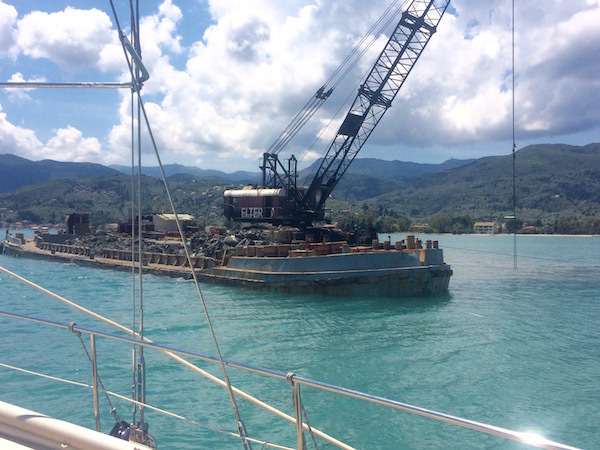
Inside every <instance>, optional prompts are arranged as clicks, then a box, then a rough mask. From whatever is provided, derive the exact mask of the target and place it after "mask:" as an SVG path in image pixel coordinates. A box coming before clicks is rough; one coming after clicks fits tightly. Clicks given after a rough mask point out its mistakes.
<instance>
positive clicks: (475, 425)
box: [0, 311, 576, 450]
mask: <svg viewBox="0 0 600 450" xmlns="http://www.w3.org/2000/svg"><path fill="white" fill-rule="evenodd" d="M0 315H1V316H6V317H11V318H14V319H18V320H24V321H29V322H35V323H39V324H43V325H48V326H53V327H58V328H63V329H69V330H71V331H73V332H75V333H77V334H84V335H89V337H90V342H91V346H92V352H91V358H92V368H93V369H94V370H93V381H94V382H93V391H94V394H93V395H94V415H95V417H96V424H97V429H98V431H99V419H98V417H99V410H98V408H99V406H98V383H97V380H96V371H95V368H96V366H97V364H96V350H95V349H96V345H95V339H96V337H102V338H107V339H111V340H115V341H121V342H125V343H129V344H133V345H139V346H143V347H145V348H148V349H154V350H156V351H159V352H162V353H164V354H167V355H177V356H178V357H182V356H185V357H188V358H192V359H196V360H202V361H205V362H209V363H215V364H219V360H218V358H216V357H214V356H210V355H206V354H201V353H197V352H191V351H187V350H182V349H178V348H174V347H171V346H166V345H160V344H156V343H153V342H149V341H146V340H140V339H135V338H132V337H126V336H118V335H115V334H111V333H106V332H102V331H98V330H93V329H89V328H85V327H80V326H78V325H76V324H74V323H70V324H64V323H59V322H53V321H49V320H45V319H39V318H34V317H28V316H23V315H19V314H14V313H10V312H5V311H0ZM176 359H177V358H176ZM182 361H185V360H182ZM224 362H225V365H226V366H227V367H230V368H235V369H239V370H243V371H246V372H251V373H255V374H259V375H261V376H265V377H270V378H276V379H279V380H282V381H285V382H286V383H289V384H291V386H292V390H293V400H294V411H295V416H296V417H295V418H294V417H290V416H287V415H286V414H284V413H282V412H280V411H277V410H275V409H274V408H271V407H268V405H265V404H264V403H262V402H260V401H258V400H257V399H254V398H253V397H251V396H249V395H248V394H245V393H243V392H242V391H239V390H237V389H236V390H235V392H236V394H238V395H242V396H243V397H244V398H245V399H247V400H249V401H251V402H253V403H255V404H257V405H258V406H261V407H263V408H265V409H267V410H269V411H270V412H272V413H275V414H277V415H279V416H280V417H282V418H284V419H286V420H288V421H290V422H292V423H294V424H295V425H296V430H297V439H298V449H302V448H303V447H305V444H303V442H304V437H303V432H304V431H306V430H310V432H311V433H313V434H315V435H317V436H319V437H321V438H322V439H324V440H327V441H328V442H330V443H332V444H334V445H336V446H338V447H340V448H351V447H350V446H348V445H346V444H344V443H343V442H340V441H338V440H336V439H334V438H332V437H331V436H328V435H327V434H325V433H323V432H321V431H319V430H317V429H315V428H312V427H308V426H307V424H303V423H302V408H301V405H302V403H301V399H300V386H305V387H310V388H314V389H318V390H322V391H328V392H332V393H335V394H338V395H342V396H346V397H351V398H355V399H359V400H362V401H366V402H369V403H374V404H378V405H382V406H385V407H388V408H393V409H398V410H401V411H405V412H408V413H411V414H416V415H419V416H423V417H427V418H430V419H434V420H437V421H441V422H446V423H450V424H453V425H456V426H459V427H463V428H468V429H471V430H475V431H478V432H481V433H486V434H490V435H494V436H498V437H501V438H504V439H509V440H513V441H517V442H520V443H524V444H528V445H531V446H534V447H538V448H545V449H557V450H558V449H564V450H566V449H575V448H576V447H572V446H568V445H564V444H561V443H558V442H553V441H550V440H548V439H546V438H544V437H542V436H539V435H535V434H532V433H527V432H519V431H513V430H509V429H506V428H501V427H497V426H494V425H489V424H486V423H482V422H476V421H473V420H468V419H464V418H461V417H457V416H452V415H449V414H445V413H441V412H437V411H433V410H430V409H426V408H422V407H419V406H414V405H410V404H408V403H403V402H399V401H396V400H390V399H387V398H384V397H378V396H374V395H371V394H368V393H364V392H360V391H356V390H352V389H347V388H344V387H341V386H336V385H333V384H328V383H323V382H320V381H317V380H312V379H309V378H305V377H302V376H299V375H296V374H293V373H284V372H280V371H276V370H271V369H265V368H261V367H257V366H253V365H249V364H245V363H241V362H236V361H230V360H225V361H224ZM187 365H189V366H191V367H196V366H193V365H191V364H190V363H187ZM4 366H5V367H9V366H6V365H4ZM197 370H201V369H198V368H197ZM217 380H218V379H217ZM213 381H215V380H213ZM219 381H220V380H219ZM221 383H222V382H221Z"/></svg>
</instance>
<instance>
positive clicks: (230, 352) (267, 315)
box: [0, 234, 600, 449]
mask: <svg viewBox="0 0 600 450" xmlns="http://www.w3.org/2000/svg"><path fill="white" fill-rule="evenodd" d="M391 237H392V241H395V240H396V239H401V238H403V237H404V236H403V235H402V236H401V235H392V236H391ZM420 237H421V239H437V240H438V241H439V243H440V247H441V248H443V249H444V256H445V259H446V262H447V263H449V264H451V265H452V268H453V270H454V275H453V277H452V280H451V282H450V290H449V292H448V294H446V295H440V296H432V297H414V298H397V299H389V298H370V297H356V298H331V297H319V296H315V295H303V294H302V293H301V292H298V293H297V295H289V294H278V293H268V292H262V291H250V290H246V289H242V288H233V287H220V286H214V285H202V286H201V287H202V293H203V296H204V298H205V300H206V303H207V306H208V311H209V314H210V316H211V320H212V323H213V327H214V330H215V332H216V337H217V340H218V343H219V345H220V349H221V352H222V354H223V357H224V358H225V359H229V360H234V361H240V362H244V363H248V364H252V365H255V366H260V367H264V368H268V369H273V370H277V371H280V372H283V373H286V372H295V373H296V374H298V375H302V376H304V377H308V378H312V379H316V380H319V381H323V382H326V383H330V384H334V385H340V386H344V387H346V388H350V389H355V390H359V391H364V392H367V393H370V394H373V395H377V396H382V397H386V398H390V399H393V400H397V401H401V402H405V403H409V404H412V405H417V406H421V407H423V408H428V409H432V410H436V411H440V412H444V413H447V414H451V415H454V416H459V417H464V418H467V419H471V420H475V421H479V422H484V423H489V424H492V425H496V426H499V427H504V428H508V429H513V430H518V431H526V432H531V433H537V434H540V435H543V436H544V437H546V438H548V439H551V440H554V441H558V442H561V443H564V444H569V445H572V446H575V447H580V448H588V449H593V448H600V237H597V236H592V237H587V236H586V237H561V236H518V237H517V238H516V250H517V257H516V268H515V257H514V249H515V240H514V238H513V236H474V235H459V236H454V235H440V236H420ZM384 238H387V234H386V235H385V236H382V239H384ZM0 265H1V266H3V267H5V268H7V269H8V270H11V271H13V272H16V273H18V274H19V275H21V276H23V277H26V278H28V279H29V280H31V281H33V282H34V283H37V284H39V285H41V286H43V287H44V288H46V289H49V290H52V291H54V292H56V293H57V294H59V295H61V296H63V297H65V298H67V299H69V300H72V301H76V302H78V303H79V304H81V305H83V306H85V307H87V308H90V309H93V310H94V311H96V312H98V313H100V314H103V315H105V316H106V317H108V318H110V319H112V320H115V321H117V322H120V323H122V324H124V325H127V326H131V325H132V316H133V312H134V311H136V309H137V308H138V306H133V305H132V301H131V297H132V292H133V291H135V292H136V294H137V292H138V291H139V282H138V281H135V282H132V278H131V274H130V273H128V272H119V271H113V270H108V269H96V268H91V267H83V266H78V265H72V264H64V263H56V262H47V261H38V260H33V259H27V258H13V257H9V256H5V255H0ZM0 283H1V289H0V310H4V311H10V312H15V313H19V314H23V315H27V316H33V317H40V318H45V319H49V320H52V321H56V322H60V323H62V324H68V323H69V322H72V321H74V322H76V323H77V324H78V325H79V326H82V327H86V328H92V329H97V330H104V331H108V332H113V331H112V330H111V329H110V328H109V327H108V326H107V325H105V324H103V323H100V322H98V321H97V320H95V319H93V318H90V317H87V316H85V315H84V314H82V313H80V312H78V311H74V310H72V309H70V308H69V307H67V306H65V305H62V304H60V303H58V302H57V301H56V300H54V299H52V298H50V297H48V296H46V295H44V294H42V293H39V292H37V291H35V290H33V289H32V288H30V287H27V286H24V285H22V284H20V283H18V282H17V281H15V280H13V279H11V278H9V277H7V276H6V275H4V274H0ZM142 293H143V301H144V306H143V309H144V333H145V336H146V337H149V338H150V339H152V340H154V341H155V342H157V343H161V344H166V345H170V346H174V347H177V348H182V349H187V350H191V351H195V352H199V353H204V354H209V355H215V350H214V344H213V341H212V338H211V335H210V333H209V331H208V327H207V322H206V319H205V317H204V313H203V310H202V306H201V304H200V302H199V300H198V298H197V294H196V291H195V288H194V286H193V285H192V284H191V283H190V282H186V281H182V280H176V279H170V278H166V277H156V276H144V283H143V288H142ZM0 330H1V334H0V363H3V364H10V365H14V366H19V367H23V368H26V369H28V370H32V371H39V372H43V373H45V374H49V375H52V376H55V377H59V378H66V379H69V380H74V381H78V382H82V383H87V384H91V369H90V364H89V362H88V360H87V357H86V354H85V351H84V349H83V345H82V343H81V342H80V341H79V339H78V338H77V336H75V335H74V334H73V333H71V332H70V331H68V330H64V329H59V328H54V327H47V326H44V325H41V324H36V323H29V322H21V321H16V320H14V319H10V318H6V317H2V316H0ZM115 333H116V332H115ZM83 343H84V344H85V346H86V347H87V348H88V349H89V339H88V338H87V337H85V336H84V339H83ZM97 347H98V348H97V351H98V358H99V374H100V376H101V379H102V381H103V383H104V386H105V388H106V389H107V390H109V391H113V392H117V393H119V394H121V395H124V396H126V397H130V396H131V380H132V374H131V360H132V356H131V354H132V351H131V347H130V345H128V344H122V343H113V342H109V341H107V340H106V339H102V338H98V342H97ZM145 359H146V381H147V402H148V403H149V404H151V405H154V406H157V407H160V408H163V409H165V410H168V411H171V412H174V413H176V414H178V415H180V416H183V417H185V418H186V419H188V420H187V421H183V420H179V419H176V418H173V417H169V416H166V415H164V414H162V413H158V412H154V411H149V410H146V411H145V420H146V421H147V422H148V423H149V426H150V429H149V431H150V433H151V434H153V435H154V437H155V438H156V439H157V441H158V444H159V448H163V449H165V448H173V449H204V448H241V445H240V444H239V441H238V440H236V439H234V438H232V437H230V436H228V435H226V434H223V433H222V432H220V431H218V430H227V431H229V432H235V425H236V420H235V415H234V413H233V408H232V404H231V401H230V400H229V398H228V396H227V394H226V392H225V390H224V389H222V388H220V387H215V386H214V385H213V384H212V383H211V382H209V381H207V380H205V379H204V378H203V377H201V376H199V375H197V374H195V373H192V372H191V371H190V370H189V369H187V368H184V367H181V366H180V365H178V364H177V363H176V362H174V361H172V360H170V359H168V358H167V357H166V356H164V355H161V354H159V353H157V352H156V351H153V350H146V352H145ZM197 364H198V365H199V366H201V367H202V368H205V369H206V370H207V371H209V372H211V373H213V374H215V375H217V376H219V375H222V374H221V373H220V369H219V367H217V366H214V365H211V364H209V363H206V362H197ZM228 373H229V376H230V378H231V381H232V383H233V384H234V385H235V386H236V387H238V388H240V389H243V390H244V391H246V392H248V393H250V394H251V395H253V396H255V397H258V398H260V399H261V400H263V401H265V402H267V403H269V404H271V405H273V406H275V407H277V408H279V409H281V410H283V411H285V412H287V413H288V414H290V415H291V414H293V409H292V400H291V389H290V386H289V384H287V383H286V382H285V381H279V380H273V379H265V378H262V377H260V376H258V375H255V374H248V373H244V372H239V371H237V370H235V369H230V370H229V372H228ZM302 398H303V403H304V407H305V410H306V413H307V415H308V419H309V421H310V425H311V426H313V427H315V428H319V429H321V430H322V431H325V432H327V433H328V434H330V435H332V436H334V437H336V438H338V439H340V440H343V441H345V442H346V443H348V444H350V445H352V446H354V447H356V448H360V449H379V448H381V449H391V448H403V449H425V448H427V449H430V448H450V449H454V448H456V449H459V448H460V449H482V448H485V449H521V448H530V447H526V446H524V445H523V444H518V443H514V442H511V441H505V440H503V439H501V438H498V437H495V436H488V435H483V434H480V433H477V432H475V431H472V430H467V429H462V428H458V427H455V426H452V425H449V424H445V423H440V422H436V421H433V420H431V419H427V418H423V417H419V416H413V415H410V414H408V413H406V412H402V411H397V410H389V409H386V408H384V407H381V406H377V405H370V404H364V403H363V402H361V401H358V400H355V399H349V398H344V397H339V396H334V395H333V394H329V393H317V392H315V391H313V390H312V389H310V388H308V387H303V388H302ZM0 400H2V401H6V402H12V403H16V404H18V405H20V406H23V407H26V408H31V409H34V410H37V411H40V412H43V413H46V414H49V415H53V416H55V417H58V418H62V419H65V420H69V421H73V422H75V423H79V424H82V425H85V426H87V427H93V426H94V415H93V409H92V404H93V403H92V392H91V390H90V389H86V388H81V387H78V386H71V385H67V384H63V383H59V382H56V381H52V380H48V379H40V378H37V377H35V376H33V375H29V374H24V373H19V372H15V371H13V370H10V369H7V368H5V367H0ZM236 400H237V404H238V407H239V410H240V414H241V417H242V419H243V421H244V423H245V425H246V427H247V430H248V434H249V435H250V436H251V437H254V438H257V439H259V440H261V441H268V442H276V443H279V444H283V445H287V446H290V447H295V442H296V441H295V429H294V427H293V426H292V425H290V424H288V423H287V422H284V421H282V420H281V419H278V418H274V417H272V416H270V415H269V414H268V413H266V412H263V411H262V410H260V409H258V408H257V407H255V406H253V405H250V404H249V403H248V402H246V401H245V400H243V399H240V398H237V399H236ZM111 401H112V403H113V405H114V407H115V408H116V410H117V413H118V414H119V416H120V417H121V418H122V419H126V420H130V419H131V407H130V406H129V405H128V404H127V403H126V402H124V401H122V400H119V399H115V398H113V399H111ZM101 414H102V427H103V431H106V432H108V430H109V429H110V428H111V427H112V424H113V423H114V421H113V420H112V417H111V415H110V406H109V405H108V403H107V402H106V400H105V398H104V397H103V396H102V397H101ZM192 421H193V422H192ZM306 438H307V441H308V448H312V447H311V445H312V444H311V442H312V440H311V438H310V436H309V435H308V434H307V435H306ZM317 443H318V445H319V448H320V449H325V448H334V447H333V446H332V445H331V444H327V443H324V442H323V441H322V440H320V439H318V440H317ZM253 448H261V445H257V444H254V445H253Z"/></svg>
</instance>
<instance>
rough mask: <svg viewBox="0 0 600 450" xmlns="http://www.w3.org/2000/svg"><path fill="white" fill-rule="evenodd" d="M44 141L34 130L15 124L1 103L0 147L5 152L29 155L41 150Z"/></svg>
mask: <svg viewBox="0 0 600 450" xmlns="http://www.w3.org/2000/svg"><path fill="white" fill-rule="evenodd" d="M41 147H42V143H41V142H40V141H39V140H38V138H37V137H36V136H35V132H34V131H33V130H28V129H26V128H21V127H17V126H15V125H13V124H12V123H10V122H9V121H8V120H7V117H6V113H5V112H4V111H2V106H1V105H0V148H2V150H3V152H6V153H12V154H15V155H18V156H23V157H29V156H31V155H33V154H35V153H36V152H37V151H39V150H40V149H41Z"/></svg>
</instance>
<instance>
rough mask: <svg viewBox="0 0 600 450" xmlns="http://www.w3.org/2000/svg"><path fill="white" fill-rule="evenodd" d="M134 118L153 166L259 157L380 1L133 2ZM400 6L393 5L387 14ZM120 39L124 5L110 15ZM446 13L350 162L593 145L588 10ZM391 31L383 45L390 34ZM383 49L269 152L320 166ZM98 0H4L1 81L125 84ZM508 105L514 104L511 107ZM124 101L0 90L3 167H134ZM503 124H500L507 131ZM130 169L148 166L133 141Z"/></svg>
mask: <svg viewBox="0 0 600 450" xmlns="http://www.w3.org/2000/svg"><path fill="white" fill-rule="evenodd" d="M140 3H142V5H140V8H141V10H140V14H141V19H140V36H141V38H140V41H141V46H142V59H143V61H144V65H145V67H146V68H147V70H148V72H149V74H150V78H149V80H148V81H146V82H145V84H144V86H143V88H142V96H143V100H144V105H145V109H146V111H147V113H148V116H149V122H150V126H151V128H152V133H153V136H154V139H155V142H156V144H157V147H158V151H159V153H160V158H161V161H162V162H163V163H177V164H182V165H186V166H195V167H200V168H203V169H217V170H222V171H225V172H234V171H237V170H247V171H253V172H257V171H259V164H260V161H261V158H262V154H263V153H264V152H265V151H267V149H268V148H269V146H270V145H271V143H272V142H273V141H274V140H275V139H276V138H277V137H278V135H279V134H280V133H281V131H283V130H284V129H285V127H286V126H287V124H288V123H289V122H290V121H291V120H292V119H293V117H294V116H295V115H296V113H297V112H298V111H299V110H300V109H301V107H302V106H303V105H304V104H305V103H306V102H307V101H308V100H309V99H310V98H311V97H312V96H313V95H314V94H315V92H316V91H317V89H318V88H320V87H321V86H322V85H323V84H324V83H325V82H326V80H327V79H328V78H329V77H330V76H331V75H332V74H333V73H334V71H335V70H336V68H337V67H338V66H339V65H340V63H341V62H342V61H343V59H344V58H345V57H346V56H347V55H348V54H350V52H351V51H352V48H353V47H354V46H356V45H357V44H358V43H359V42H360V40H361V38H362V37H363V36H365V34H367V33H368V30H369V29H370V27H371V26H372V25H373V23H375V21H376V20H377V19H378V18H379V16H380V15H381V14H382V13H383V11H384V10H385V9H386V8H387V6H389V5H390V4H391V3H392V0H369V1H368V2H366V1H365V0H286V1H280V0H243V1H242V0H239V1H235V0H164V1H162V2H160V1H156V2H154V1H149V0H144V1H142V2H140ZM400 3H401V2H399V3H398V4H400ZM114 4H115V8H116V10H117V17H118V20H119V23H120V25H121V27H122V28H123V29H124V30H125V31H126V32H129V30H130V27H129V24H130V22H131V20H130V16H129V6H128V2H126V1H125V0H115V1H114ZM511 8H512V2H511V0H486V1H481V0H455V1H452V2H451V6H450V7H449V9H448V10H447V12H446V14H445V15H444V17H443V18H442V20H441V22H440V25H439V27H438V29H437V32H436V33H435V34H434V35H433V37H432V39H431V41H430V43H429V44H428V46H427V47H426V48H425V50H424V52H423V55H422V57H421V58H420V59H419V60H418V61H417V63H416V65H415V67H414V69H413V70H412V72H411V73H410V75H409V77H408V79H407V81H406V82H405V84H404V85H403V86H402V88H401V90H400V92H399V93H398V96H397V97H396V99H395V101H394V103H393V105H392V107H391V109H389V110H388V112H387V113H386V115H385V117H384V118H383V120H382V121H381V122H380V124H379V125H378V127H377V128H376V130H375V131H374V133H373V134H372V135H371V137H370V139H369V140H368V141H367V143H366V144H365V146H364V147H363V149H362V150H361V152H360V154H359V155H358V157H359V158H366V157H369V158H379V159H384V160H400V161H411V162H419V163H441V162H444V161H446V160H448V159H451V158H455V159H468V158H481V157H484V156H497V155H507V154H510V153H511V151H512V143H513V123H514V139H515V143H516V146H517V149H519V148H522V147H525V146H527V145H530V144H536V143H565V144H571V145H585V144H588V143H592V142H600V26H598V24H600V0H544V1H539V0H520V1H515V20H514V30H515V32H514V42H515V46H514V66H515V71H514V83H515V89H514V91H513V89H512V83H513V71H512V65H513V62H512V61H513V59H512V51H513V46H512V18H511V17H512V16H511ZM388 32H389V30H388ZM386 40H387V38H383V37H379V38H377V39H376V40H375V43H374V44H373V46H372V47H371V48H370V49H369V50H368V51H367V52H366V55H365V58H363V59H361V61H360V62H359V63H358V64H357V66H356V70H355V71H354V72H352V73H351V74H350V75H349V76H348V77H347V78H346V79H344V81H343V82H342V83H341V84H340V85H339V86H338V87H337V88H336V89H335V91H334V93H333V94H332V95H331V97H330V98H329V99H328V101H327V102H326V103H325V104H324V106H323V107H322V108H321V109H320V110H319V111H318V112H317V113H316V114H315V116H314V117H313V120H311V122H309V123H308V124H307V125H306V126H305V127H304V128H303V129H302V131H301V132H300V133H299V134H298V136H297V137H296V139H295V140H294V141H292V143H291V144H290V145H289V146H288V147H287V148H286V149H285V150H284V151H283V152H282V153H281V157H282V158H288V157H289V156H290V155H292V154H294V155H295V157H296V158H297V159H299V160H300V163H299V168H303V167H305V166H307V165H308V164H310V163H311V162H312V161H314V159H315V158H318V157H319V156H322V155H323V154H324V152H325V151H326V150H327V147H328V145H329V142H330V139H331V138H332V137H333V135H334V134H335V132H336V131H337V126H339V124H340V122H341V120H342V118H343V115H345V113H346V111H347V110H348V108H349V106H350V103H347V102H348V100H350V101H352V100H353V99H354V97H355V96H356V92H357V87H358V85H359V84H360V83H361V81H362V80H363V79H364V76H365V73H366V71H367V70H368V69H369V68H370V67H371V66H372V64H373V63H374V61H375V58H376V57H377V55H378V54H379V52H380V51H381V49H382V48H383V46H384V44H385V41H386ZM128 73H129V72H128V68H127V65H126V62H125V58H124V56H123V49H122V47H121V45H120V42H119V40H118V33H117V27H116V22H115V19H114V17H113V13H112V10H111V7H110V3H109V1H91V0H77V1H75V0H52V1H48V0H45V1H35V0H32V1H27V2H25V1H22V0H19V1H15V0H0V81H3V82H5V81H45V82H78V81H107V82H114V81H127V80H128V79H129V78H128V77H129V75H128ZM513 94H514V103H513ZM131 104H132V98H131V92H130V90H128V89H120V90H116V89H95V90H90V89H0V153H12V154H16V155H18V156H21V157H24V158H27V159H31V160H42V159H53V160H57V161H79V162H95V163H100V164H104V165H112V164H123V165H129V164H131V160H132V156H131V135H132V132H131V115H132V114H131V109H132V108H131ZM513 109H514V121H513ZM142 148H143V157H142V161H143V165H145V166H155V165H157V159H156V157H155V156H154V150H153V149H152V147H151V145H150V140H149V138H148V137H147V135H146V133H144V135H143V137H142Z"/></svg>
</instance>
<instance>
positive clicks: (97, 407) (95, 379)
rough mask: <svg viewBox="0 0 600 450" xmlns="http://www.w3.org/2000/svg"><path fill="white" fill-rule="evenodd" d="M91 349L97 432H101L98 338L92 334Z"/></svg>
mask: <svg viewBox="0 0 600 450" xmlns="http://www.w3.org/2000/svg"><path fill="white" fill-rule="evenodd" d="M90 347H91V353H92V381H93V391H94V418H95V419H96V431H100V405H99V402H98V370H97V369H98V368H97V365H96V336H95V335H94V334H90Z"/></svg>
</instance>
